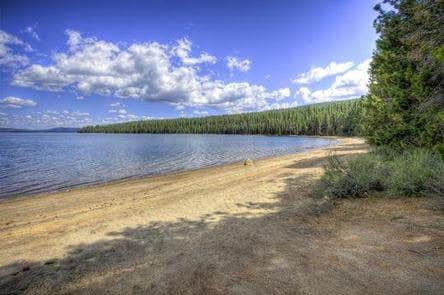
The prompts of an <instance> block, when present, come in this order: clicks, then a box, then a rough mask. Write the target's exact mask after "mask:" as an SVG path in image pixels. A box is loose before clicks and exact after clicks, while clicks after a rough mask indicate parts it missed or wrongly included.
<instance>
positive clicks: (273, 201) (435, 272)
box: [0, 138, 444, 294]
mask: <svg viewBox="0 0 444 295" xmlns="http://www.w3.org/2000/svg"><path fill="white" fill-rule="evenodd" d="M367 149H368V146H367V145H366V144H365V143H364V142H363V140H361V139H358V138H342V139H341V140H340V144H339V145H337V146H335V147H331V148H325V149H318V150H310V151H306V152H303V153H299V154H292V155H286V156H279V157H272V158H267V159H262V160H257V161H253V164H252V165H244V164H243V163H234V164H229V165H223V166H218V167H210V168H204V169H199V170H195V171H188V172H180V173H173V174H168V175H164V176H157V177H150V178H143V179H137V180H125V181H116V182H112V183H107V184H101V185H95V186H90V187H84V188H74V189H72V190H70V191H63V192H55V193H48V194H40V195H35V196H26V197H18V198H11V199H4V200H1V201H0V245H1V247H0V293H1V294H10V293H30V294H48V293H52V294H54V293H85V294H102V293H107V294H110V293H115V294H122V293H123V294H129V293H131V294H138V293H141V294H289V293H291V294H328V293H330V294H344V293H353V294H364V293H387V294H406V293H410V294H412V293H427V294H439V293H441V292H442V290H444V270H443V269H444V268H443V266H444V259H443V254H444V253H443V246H444V243H443V241H444V240H443V237H444V228H443V226H444V218H443V214H442V204H441V203H440V201H439V200H438V199H434V198H423V199H419V198H410V199H407V198H402V199H385V198H377V197H370V198H364V199H355V200H340V201H335V202H330V201H325V200H318V199H313V198H312V197H311V196H310V191H311V187H312V184H313V180H315V179H316V178H318V177H319V176H320V175H321V173H322V172H323V168H322V167H323V163H324V160H325V158H326V156H327V155H328V154H329V153H335V154H337V155H340V156H344V157H350V156H353V155H354V154H358V153H364V152H367Z"/></svg>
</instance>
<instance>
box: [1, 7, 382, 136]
mask: <svg viewBox="0 0 444 295" xmlns="http://www.w3.org/2000/svg"><path fill="white" fill-rule="evenodd" d="M375 4H376V1H370V0H369V1H356V0H342V1H338V0H336V1H320V0H319V1H294V0H293V1H166V0H164V1H160V0H158V1H91V0H89V1H38V2H37V1H20V0H14V1H9V0H4V1H2V2H1V4H0V5H1V23H0V26H1V27H0V30H1V31H0V75H1V81H0V87H1V89H0V127H20V128H21V127H24V128H47V127H56V126H83V125H89V124H103V123H113V122H122V121H129V120H137V119H150V118H171V117H183V116H186V117H191V116H203V115H212V114H223V113H236V112H249V111H260V110H266V109H272V108H282V107H291V106H296V105H303V104H307V103H316V102H323V101H332V100H343V99H350V98H354V97H358V96H360V95H362V94H365V93H366V91H367V87H366V83H367V80H368V75H367V69H368V64H369V61H370V60H369V58H370V57H371V54H372V51H373V49H374V42H375V39H376V34H375V32H374V30H373V27H372V22H373V19H374V18H375V16H376V15H375V12H374V11H373V10H372V7H373V6H374V5H375Z"/></svg>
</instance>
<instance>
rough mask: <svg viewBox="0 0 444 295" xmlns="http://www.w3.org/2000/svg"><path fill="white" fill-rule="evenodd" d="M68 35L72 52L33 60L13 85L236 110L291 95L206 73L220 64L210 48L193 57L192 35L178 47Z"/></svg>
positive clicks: (178, 43) (287, 92) (177, 105)
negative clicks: (47, 62)
mask: <svg viewBox="0 0 444 295" xmlns="http://www.w3.org/2000/svg"><path fill="white" fill-rule="evenodd" d="M66 34H67V35H68V41H67V45H68V51H67V52H63V53H57V54H55V55H54V57H53V63H52V64H50V65H47V66H46V65H45V66H44V65H39V64H33V65H31V66H29V67H27V68H25V69H23V70H21V71H19V72H17V73H16V74H15V75H14V76H13V84H14V85H16V86H22V87H31V88H34V89H41V90H49V91H62V90H65V89H67V88H69V89H71V90H72V89H73V90H74V91H76V92H79V93H81V94H82V95H88V94H92V93H96V94H100V95H103V96H113V97H118V98H135V99H140V100H145V101H165V102H168V103H170V104H171V105H174V106H175V107H183V106H208V107H213V108H221V109H224V110H227V111H232V112H237V111H239V110H250V109H251V110H255V109H260V108H264V107H266V106H267V105H268V103H269V102H270V100H271V101H273V100H280V99H283V98H286V97H288V96H290V90H289V89H288V88H284V89H279V90H276V91H268V90H267V89H266V88H265V87H263V86H262V85H252V84H249V83H247V82H238V83H226V82H224V81H221V80H217V79H214V78H212V77H210V76H208V75H203V74H202V73H201V71H200V68H199V64H202V63H214V62H215V58H214V57H211V56H210V55H208V54H206V53H202V54H201V55H199V56H198V57H192V56H191V49H192V47H191V45H192V44H191V42H190V41H189V40H187V39H182V40H179V41H178V42H177V44H176V45H174V46H169V45H165V44H160V43H157V42H149V43H136V44H131V45H129V46H128V47H125V48H122V47H121V46H119V45H118V44H115V43H112V42H106V41H103V40H97V39H96V38H84V37H83V36H82V35H81V34H80V33H79V32H76V31H71V30H68V31H67V32H66ZM175 61H178V62H177V63H176V62H175Z"/></svg>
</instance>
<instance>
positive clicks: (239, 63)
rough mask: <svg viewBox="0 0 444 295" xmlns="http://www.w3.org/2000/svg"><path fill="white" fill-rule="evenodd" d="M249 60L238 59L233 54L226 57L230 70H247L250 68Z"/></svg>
mask: <svg viewBox="0 0 444 295" xmlns="http://www.w3.org/2000/svg"><path fill="white" fill-rule="evenodd" d="M250 66H251V61H250V60H248V59H239V58H237V57H234V56H228V57H227V67H228V68H229V69H230V71H235V70H237V71H241V72H248V71H249V70H250Z"/></svg>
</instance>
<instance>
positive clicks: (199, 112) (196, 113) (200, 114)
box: [193, 110, 208, 116]
mask: <svg viewBox="0 0 444 295" xmlns="http://www.w3.org/2000/svg"><path fill="white" fill-rule="evenodd" d="M193 115H196V116H207V115H208V112H207V111H200V110H194V111H193Z"/></svg>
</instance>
